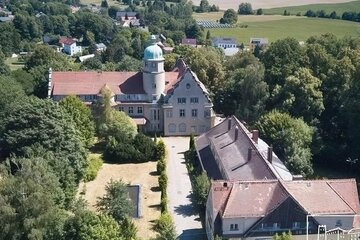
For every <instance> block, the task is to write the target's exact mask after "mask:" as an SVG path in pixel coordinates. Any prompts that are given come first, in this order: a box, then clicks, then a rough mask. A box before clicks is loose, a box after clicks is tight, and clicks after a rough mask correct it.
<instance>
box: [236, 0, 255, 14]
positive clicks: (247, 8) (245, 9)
mask: <svg viewBox="0 0 360 240" xmlns="http://www.w3.org/2000/svg"><path fill="white" fill-rule="evenodd" d="M238 13H239V14H240V15H249V14H253V10H252V6H251V3H248V2H246V3H240V5H239V9H238Z"/></svg>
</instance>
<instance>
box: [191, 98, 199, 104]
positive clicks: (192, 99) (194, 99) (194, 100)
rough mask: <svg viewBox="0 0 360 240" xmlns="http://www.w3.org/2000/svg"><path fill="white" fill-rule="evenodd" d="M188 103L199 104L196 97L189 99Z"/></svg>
mask: <svg viewBox="0 0 360 240" xmlns="http://www.w3.org/2000/svg"><path fill="white" fill-rule="evenodd" d="M190 103H199V98H197V97H192V98H190Z"/></svg>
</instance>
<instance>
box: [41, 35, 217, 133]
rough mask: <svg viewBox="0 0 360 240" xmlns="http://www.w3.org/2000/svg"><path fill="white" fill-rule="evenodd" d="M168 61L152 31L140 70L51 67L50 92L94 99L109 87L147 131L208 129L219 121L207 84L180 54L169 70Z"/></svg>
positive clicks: (88, 100)
mask: <svg viewBox="0 0 360 240" xmlns="http://www.w3.org/2000/svg"><path fill="white" fill-rule="evenodd" d="M164 61H165V59H164V57H163V52H162V50H161V48H160V47H159V46H158V45H157V44H156V37H155V36H152V39H151V45H150V46H148V47H147V48H146V49H145V51H144V58H143V67H142V70H141V71H140V72H95V71H81V72H56V71H51V72H50V74H49V91H48V96H49V97H50V98H52V99H54V100H55V101H59V100H61V99H62V98H64V97H66V96H69V95H76V96H78V97H79V98H80V99H82V100H83V101H84V102H85V103H87V104H91V103H92V102H94V101H96V100H97V99H98V98H99V97H101V94H100V92H101V89H102V88H104V87H106V88H108V89H110V91H111V94H112V102H113V106H114V108H116V109H118V110H119V111H124V112H126V113H127V114H128V115H129V116H130V117H132V118H133V119H134V121H135V122H136V123H137V124H138V126H139V128H140V129H141V130H142V131H144V132H162V133H164V135H165V136H169V135H172V136H181V135H190V134H194V135H199V134H202V133H204V132H206V131H207V130H209V129H210V128H211V127H213V126H214V120H215V114H214V112H213V110H212V106H213V104H212V102H211V100H210V97H209V93H208V91H207V89H206V88H205V86H204V85H203V84H202V82H201V81H200V80H199V79H198V77H197V76H196V74H195V73H194V72H193V71H191V69H190V68H189V67H188V66H187V65H186V63H185V62H184V61H183V60H182V59H179V60H178V61H177V64H176V67H175V69H174V70H173V71H170V72H165V71H164Z"/></svg>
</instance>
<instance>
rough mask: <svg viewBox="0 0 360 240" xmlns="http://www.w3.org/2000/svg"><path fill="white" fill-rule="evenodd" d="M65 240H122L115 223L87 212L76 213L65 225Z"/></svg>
mask: <svg viewBox="0 0 360 240" xmlns="http://www.w3.org/2000/svg"><path fill="white" fill-rule="evenodd" d="M64 229H65V234H64V235H65V239H69V240H88V239H99V240H112V239H114V240H123V239H124V238H122V236H121V229H120V228H119V225H118V224H117V222H116V221H115V220H114V219H113V218H112V217H111V216H107V215H104V214H99V215H96V214H95V213H92V212H90V211H88V210H80V211H76V212H75V215H74V216H72V217H70V218H69V220H68V221H67V222H66V224H65V228H64Z"/></svg>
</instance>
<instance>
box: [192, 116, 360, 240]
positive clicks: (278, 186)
mask: <svg viewBox="0 0 360 240" xmlns="http://www.w3.org/2000/svg"><path fill="white" fill-rule="evenodd" d="M195 146H196V151H197V156H198V159H199V162H200V166H201V168H202V170H203V171H205V172H206V173H207V175H208V176H209V178H210V179H212V183H211V188H210V191H209V196H208V199H207V203H206V214H205V215H206V216H205V218H206V219H205V220H206V221H205V226H206V233H207V237H208V239H214V236H216V235H218V236H222V237H223V238H225V239H251V240H255V239H261V240H271V239H272V236H273V235H275V234H276V233H278V234H281V233H282V232H288V231H291V233H292V234H293V235H294V239H299V240H300V239H306V235H307V233H308V236H309V239H310V240H315V239H316V238H317V233H318V231H320V232H321V231H322V232H326V231H330V232H335V233H338V232H346V231H347V232H348V231H350V230H351V231H353V229H354V228H359V227H360V224H359V218H358V214H360V204H359V197H358V191H357V185H356V181H355V179H333V180H303V178H302V176H299V175H292V174H291V173H290V171H289V170H288V169H287V168H286V166H285V165H284V163H283V162H282V161H281V160H280V159H279V158H278V157H277V155H276V154H275V153H274V152H273V151H272V147H271V146H269V145H267V144H266V143H265V142H264V141H263V140H262V139H261V138H260V137H259V132H258V131H257V130H253V131H249V130H248V129H247V128H246V127H245V125H244V124H243V123H242V122H241V121H239V120H238V119H237V118H236V117H234V116H231V117H228V118H227V119H225V120H223V121H222V122H221V123H220V124H218V125H216V126H215V127H213V128H212V129H210V130H209V131H207V132H206V133H203V134H201V135H200V136H198V137H197V139H196V141H195ZM324 226H325V227H324ZM356 234H358V233H354V234H353V235H351V236H352V237H353V238H349V239H358V238H357V237H359V236H360V235H359V236H355V235H356ZM334 236H336V235H334ZM349 237H350V235H349ZM329 239H331V238H329ZM334 239H335V238H334Z"/></svg>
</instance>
